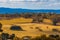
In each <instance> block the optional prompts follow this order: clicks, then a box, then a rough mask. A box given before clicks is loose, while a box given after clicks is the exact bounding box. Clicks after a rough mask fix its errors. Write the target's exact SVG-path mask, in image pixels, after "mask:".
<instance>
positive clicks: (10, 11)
mask: <svg viewBox="0 0 60 40" xmlns="http://www.w3.org/2000/svg"><path fill="white" fill-rule="evenodd" d="M21 12H54V13H60V10H49V9H40V10H31V9H21V8H19V9H16V8H15V9H13V8H3V7H1V8H0V14H2V13H3V14H4V13H11V14H12V13H21Z"/></svg>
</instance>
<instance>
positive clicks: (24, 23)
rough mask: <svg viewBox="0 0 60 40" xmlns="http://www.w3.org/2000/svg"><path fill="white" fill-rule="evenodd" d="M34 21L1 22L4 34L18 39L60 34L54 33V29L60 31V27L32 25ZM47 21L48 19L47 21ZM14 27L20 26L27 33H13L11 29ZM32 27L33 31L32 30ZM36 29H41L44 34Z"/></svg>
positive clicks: (14, 20)
mask: <svg viewBox="0 0 60 40" xmlns="http://www.w3.org/2000/svg"><path fill="white" fill-rule="evenodd" d="M32 20H33V19H30V18H29V19H25V18H16V19H12V20H1V21H0V22H1V23H2V24H3V27H2V29H3V32H5V33H9V34H15V35H16V36H17V37H19V38H21V37H23V36H32V37H36V36H40V35H42V34H46V35H49V34H59V35H60V33H58V32H57V33H56V32H52V29H53V28H54V29H58V30H60V26H53V25H48V24H43V23H30V22H32ZM45 20H46V19H45ZM46 22H50V21H49V20H46ZM12 25H19V26H21V27H22V29H23V30H25V31H12V30H10V27H11V26H12ZM31 27H32V28H33V29H31ZM36 27H39V29H42V30H43V31H44V32H41V31H39V30H38V29H36ZM47 27H48V28H47Z"/></svg>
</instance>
